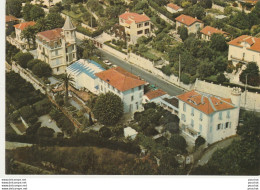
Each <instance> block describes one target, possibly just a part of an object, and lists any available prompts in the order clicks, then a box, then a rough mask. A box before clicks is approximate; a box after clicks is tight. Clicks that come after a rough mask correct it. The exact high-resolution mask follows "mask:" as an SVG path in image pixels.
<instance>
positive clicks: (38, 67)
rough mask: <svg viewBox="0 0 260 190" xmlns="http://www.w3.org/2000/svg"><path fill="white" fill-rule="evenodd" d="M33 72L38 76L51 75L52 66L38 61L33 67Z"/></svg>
mask: <svg viewBox="0 0 260 190" xmlns="http://www.w3.org/2000/svg"><path fill="white" fill-rule="evenodd" d="M32 72H33V73H34V74H35V75H37V76H38V77H49V76H51V72H52V70H51V68H50V66H49V64H47V63H45V62H43V61H39V62H38V63H36V64H35V65H34V66H33V68H32Z"/></svg>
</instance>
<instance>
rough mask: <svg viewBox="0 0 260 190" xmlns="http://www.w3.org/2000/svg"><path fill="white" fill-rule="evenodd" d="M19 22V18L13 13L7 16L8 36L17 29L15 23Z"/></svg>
mask: <svg viewBox="0 0 260 190" xmlns="http://www.w3.org/2000/svg"><path fill="white" fill-rule="evenodd" d="M18 23H19V19H18V18H16V17H15V16H12V15H6V16H5V29H6V36H8V35H10V34H11V33H12V32H14V31H15V29H14V25H15V24H18Z"/></svg>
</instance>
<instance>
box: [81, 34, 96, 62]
mask: <svg viewBox="0 0 260 190" xmlns="http://www.w3.org/2000/svg"><path fill="white" fill-rule="evenodd" d="M80 46H81V47H82V48H83V49H84V50H83V57H82V58H83V59H89V58H90V57H91V56H93V55H94V54H95V53H96V52H97V48H96V47H95V45H94V44H93V42H92V41H91V40H87V39H84V40H82V43H81V44H80Z"/></svg>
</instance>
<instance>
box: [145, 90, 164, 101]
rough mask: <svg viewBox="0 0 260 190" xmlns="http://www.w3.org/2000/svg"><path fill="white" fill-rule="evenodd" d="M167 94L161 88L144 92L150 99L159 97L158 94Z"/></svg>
mask: <svg viewBox="0 0 260 190" xmlns="http://www.w3.org/2000/svg"><path fill="white" fill-rule="evenodd" d="M165 94H167V93H166V92H164V91H163V90H161V89H158V90H151V91H149V92H147V93H146V94H145V96H147V98H149V99H150V100H152V99H154V98H157V97H160V96H163V95H165Z"/></svg>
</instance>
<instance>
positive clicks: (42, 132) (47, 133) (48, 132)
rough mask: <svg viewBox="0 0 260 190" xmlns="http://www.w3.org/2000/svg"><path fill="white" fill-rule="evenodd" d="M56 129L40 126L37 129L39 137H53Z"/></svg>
mask: <svg viewBox="0 0 260 190" xmlns="http://www.w3.org/2000/svg"><path fill="white" fill-rule="evenodd" d="M54 133H55V131H54V130H53V129H51V128H48V127H40V128H39V129H38V131H37V134H38V136H39V137H53V135H54Z"/></svg>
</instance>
